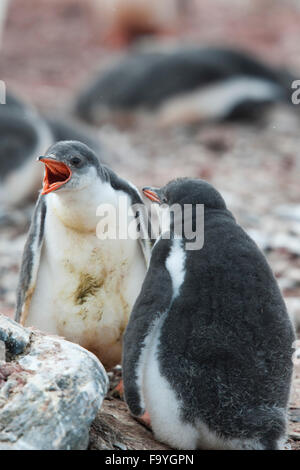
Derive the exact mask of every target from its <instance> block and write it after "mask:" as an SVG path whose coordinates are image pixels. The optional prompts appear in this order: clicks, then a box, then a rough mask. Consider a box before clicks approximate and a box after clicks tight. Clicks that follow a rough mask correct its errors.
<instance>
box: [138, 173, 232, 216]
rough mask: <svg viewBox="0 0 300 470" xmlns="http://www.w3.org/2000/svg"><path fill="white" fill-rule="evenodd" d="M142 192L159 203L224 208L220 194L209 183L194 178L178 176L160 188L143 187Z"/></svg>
mask: <svg viewBox="0 0 300 470" xmlns="http://www.w3.org/2000/svg"><path fill="white" fill-rule="evenodd" d="M143 192H144V194H145V195H146V196H147V197H148V198H149V199H151V201H153V202H158V203H159V204H167V205H169V206H171V205H173V204H180V205H184V204H204V206H205V208H206V209H226V204H225V201H224V199H223V198H222V196H221V194H220V193H219V192H218V191H217V190H216V189H215V188H214V187H213V186H212V185H211V184H209V183H207V182H206V181H204V180H201V179H195V178H179V179H176V180H173V181H170V182H169V183H168V184H167V185H166V186H163V187H162V188H150V187H146V188H144V189H143Z"/></svg>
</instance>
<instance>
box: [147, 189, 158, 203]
mask: <svg viewBox="0 0 300 470" xmlns="http://www.w3.org/2000/svg"><path fill="white" fill-rule="evenodd" d="M143 193H144V194H145V196H147V197H148V198H149V199H150V200H151V201H153V202H159V203H160V202H161V200H160V198H159V196H158V195H157V194H156V192H155V191H153V189H151V188H144V189H143Z"/></svg>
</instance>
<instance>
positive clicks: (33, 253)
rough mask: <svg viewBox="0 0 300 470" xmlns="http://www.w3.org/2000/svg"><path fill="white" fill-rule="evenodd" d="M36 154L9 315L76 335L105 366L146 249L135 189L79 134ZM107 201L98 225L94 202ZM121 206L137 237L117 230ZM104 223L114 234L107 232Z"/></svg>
mask: <svg viewBox="0 0 300 470" xmlns="http://www.w3.org/2000/svg"><path fill="white" fill-rule="evenodd" d="M40 161H42V162H43V163H44V164H45V177H44V184H43V191H42V193H41V195H40V197H39V199H38V202H37V205H36V208H35V212H34V215H33V219H32V224H31V227H30V231H29V234H28V239H27V243H26V245H25V249H24V254H23V260H22V266H21V272H20V279H19V287H18V299H17V308H16V315H15V319H16V321H19V322H21V323H22V324H23V325H26V326H34V327H37V328H39V329H41V330H43V331H46V332H48V333H50V334H58V335H61V336H64V337H65V338H66V339H68V340H69V341H73V342H75V343H79V344H80V345H82V346H83V347H85V348H86V349H89V350H90V351H92V352H93V353H94V354H96V355H97V356H98V358H99V359H100V360H101V362H102V363H103V365H104V366H105V367H106V368H108V369H110V368H111V367H113V366H115V365H116V364H119V363H120V362H121V353H122V335H123V332H124V330H125V327H126V325H127V322H128V318H129V315H130V312H131V309H132V306H133V304H134V302H135V299H136V297H137V295H138V293H139V291H140V288H141V285H142V282H143V279H144V276H145V273H146V269H147V261H148V259H149V257H150V245H149V240H147V239H145V238H146V237H144V238H143V227H144V226H146V223H145V224H144V220H143V216H144V215H145V214H137V213H134V215H131V214H130V212H129V211H128V209H129V208H131V207H132V205H133V204H139V205H140V207H141V208H143V203H142V199H141V196H140V195H139V192H138V190H137V189H136V188H135V187H134V186H133V185H132V184H131V183H129V182H128V181H126V180H123V179H122V178H120V177H119V176H117V175H116V174H115V173H114V172H113V171H112V170H110V169H109V168H108V167H106V166H104V165H101V164H100V163H99V159H98V156H97V155H96V154H95V153H94V152H93V151H92V150H91V149H90V148H89V147H87V146H86V145H84V144H82V143H81V142H76V141H67V142H59V143H56V144H54V145H53V146H51V147H50V149H49V150H48V152H47V153H46V156H45V157H40ZM108 205H109V208H110V209H112V210H113V211H111V212H109V215H108V216H107V217H106V219H107V221H106V224H105V225H104V224H102V225H100V226H99V224H100V221H101V220H102V219H100V218H99V216H100V214H99V208H101V207H103V208H104V212H106V211H107V207H108ZM120 212H122V214H121V215H122V216H123V217H125V218H126V220H128V221H129V222H130V223H131V224H132V223H134V224H135V225H136V226H137V225H140V230H138V231H137V232H138V235H139V236H138V237H137V238H130V237H121V236H119V232H118V230H117V228H118V227H117V226H118V224H119V223H120V222H119V220H120ZM110 214H111V215H110ZM103 215H104V214H103ZM114 215H115V217H114ZM136 215H139V217H136ZM106 227H107V228H108V232H109V233H112V234H114V233H115V236H114V235H112V236H107V237H106ZM125 235H126V234H125ZM145 235H146V234H145Z"/></svg>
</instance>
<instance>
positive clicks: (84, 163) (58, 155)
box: [38, 141, 105, 194]
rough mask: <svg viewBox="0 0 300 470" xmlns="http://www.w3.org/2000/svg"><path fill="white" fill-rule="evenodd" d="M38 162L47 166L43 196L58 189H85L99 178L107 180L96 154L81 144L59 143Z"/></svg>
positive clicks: (74, 142) (73, 142)
mask: <svg viewBox="0 0 300 470" xmlns="http://www.w3.org/2000/svg"><path fill="white" fill-rule="evenodd" d="M38 160H39V161H41V162H43V163H44V164H45V176H44V184H43V191H42V194H48V193H50V192H52V191H57V190H58V189H62V190H78V189H83V188H86V187H88V186H89V185H90V184H92V183H93V182H94V181H95V179H96V178H97V177H100V178H102V179H103V180H105V170H104V168H103V167H102V166H101V165H100V163H99V160H98V158H97V156H96V154H95V153H94V152H93V150H91V149H90V148H89V147H88V146H87V145H85V144H83V143H81V142H77V141H62V142H58V143H56V144H54V145H52V146H51V147H50V148H49V150H48V151H47V153H46V155H45V156H43V157H39V158H38Z"/></svg>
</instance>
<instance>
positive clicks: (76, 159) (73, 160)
mask: <svg viewBox="0 0 300 470" xmlns="http://www.w3.org/2000/svg"><path fill="white" fill-rule="evenodd" d="M71 163H72V165H74V166H79V165H80V163H81V160H80V158H79V157H73V158H71Z"/></svg>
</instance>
